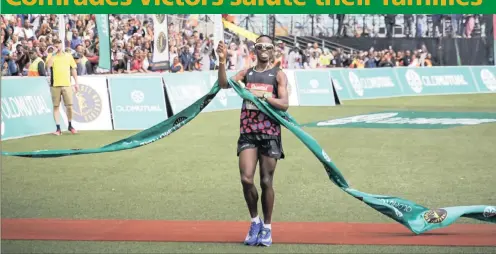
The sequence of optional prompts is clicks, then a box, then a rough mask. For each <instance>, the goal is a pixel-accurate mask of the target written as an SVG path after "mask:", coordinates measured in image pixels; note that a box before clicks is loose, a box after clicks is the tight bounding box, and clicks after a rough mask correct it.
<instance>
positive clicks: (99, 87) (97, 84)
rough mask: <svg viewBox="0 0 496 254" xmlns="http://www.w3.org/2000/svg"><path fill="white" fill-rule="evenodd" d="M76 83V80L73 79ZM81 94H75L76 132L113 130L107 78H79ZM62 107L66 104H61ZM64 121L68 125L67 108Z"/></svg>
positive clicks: (63, 114)
mask: <svg viewBox="0 0 496 254" xmlns="http://www.w3.org/2000/svg"><path fill="white" fill-rule="evenodd" d="M71 81H72V82H73V83H74V80H73V79H71ZM78 81H79V92H77V93H74V94H73V105H72V112H73V113H72V118H73V119H72V123H73V126H74V128H76V130H112V120H111V117H110V103H109V96H108V90H107V78H106V77H105V76H79V77H78ZM60 104H61V105H63V104H64V103H63V102H61V103H60ZM60 108H61V109H63V113H62V119H63V121H64V122H65V123H67V115H66V113H65V112H66V108H65V106H61V107H60Z"/></svg>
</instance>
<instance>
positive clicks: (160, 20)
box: [155, 14, 165, 24]
mask: <svg viewBox="0 0 496 254" xmlns="http://www.w3.org/2000/svg"><path fill="white" fill-rule="evenodd" d="M155 18H156V19H157V21H158V23H159V24H162V23H164V20H165V14H156V15H155Z"/></svg>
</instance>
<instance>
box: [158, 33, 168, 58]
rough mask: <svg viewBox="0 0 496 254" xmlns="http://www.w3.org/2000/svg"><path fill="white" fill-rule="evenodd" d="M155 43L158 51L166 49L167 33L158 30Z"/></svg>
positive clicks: (161, 51)
mask: <svg viewBox="0 0 496 254" xmlns="http://www.w3.org/2000/svg"><path fill="white" fill-rule="evenodd" d="M156 43H157V50H158V52H159V53H163V52H164V51H165V49H167V35H165V33H164V32H160V33H159V34H158V38H157V41H156Z"/></svg>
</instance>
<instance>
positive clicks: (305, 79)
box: [295, 71, 336, 106]
mask: <svg viewBox="0 0 496 254" xmlns="http://www.w3.org/2000/svg"><path fill="white" fill-rule="evenodd" d="M295 79H296V84H297V87H298V89H297V91H298V103H299V105H300V106H334V105H336V104H335V101H334V93H333V89H332V84H331V79H330V76H329V72H327V71H295Z"/></svg>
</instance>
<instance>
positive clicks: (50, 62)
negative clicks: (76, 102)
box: [47, 40, 79, 136]
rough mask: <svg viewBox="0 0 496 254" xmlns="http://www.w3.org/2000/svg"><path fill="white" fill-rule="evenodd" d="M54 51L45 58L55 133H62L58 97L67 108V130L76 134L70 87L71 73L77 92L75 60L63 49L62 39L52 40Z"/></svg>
mask: <svg viewBox="0 0 496 254" xmlns="http://www.w3.org/2000/svg"><path fill="white" fill-rule="evenodd" d="M54 45H55V53H54V54H53V55H52V56H51V57H49V59H47V67H48V69H49V70H50V91H51V94H52V102H53V117H54V119H55V124H56V125H57V131H55V133H54V134H55V135H57V136H59V135H61V134H62V131H61V130H60V124H59V123H60V119H59V118H60V113H59V106H60V98H61V97H62V98H63V100H64V105H65V107H66V110H67V120H68V121H69V131H70V132H71V133H72V134H76V133H77V131H76V129H74V127H73V126H72V122H71V121H72V101H73V98H72V87H71V74H72V77H73V78H74V81H75V85H74V89H75V91H76V92H77V91H78V90H79V86H78V77H77V71H76V68H77V66H76V62H75V61H74V58H73V57H72V55H71V54H69V53H66V52H64V51H63V48H62V41H60V40H57V41H55V42H54Z"/></svg>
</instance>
